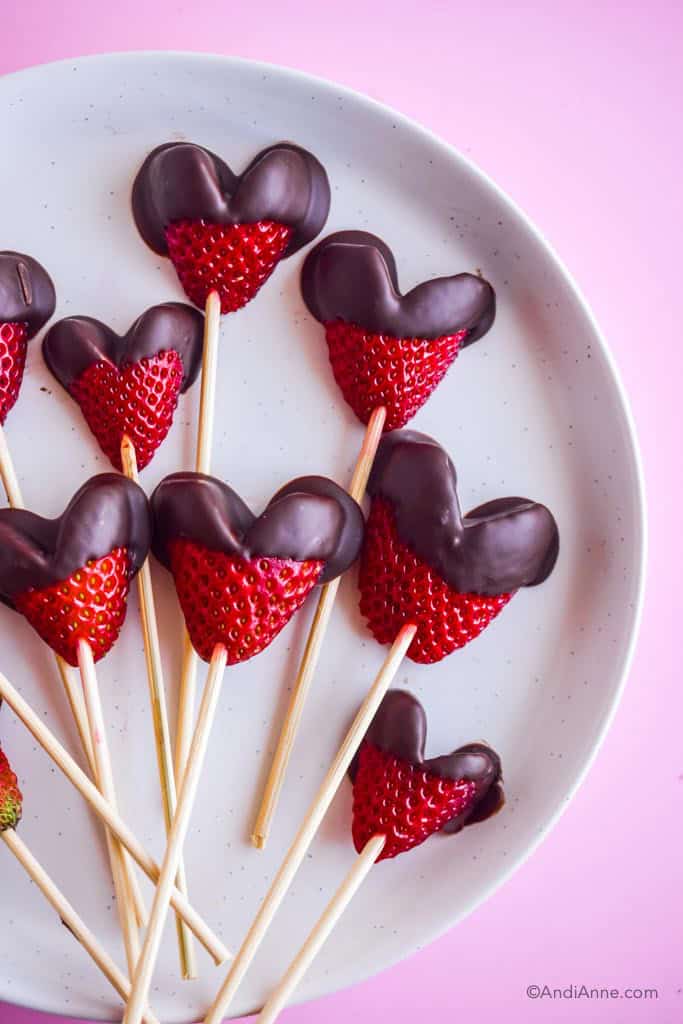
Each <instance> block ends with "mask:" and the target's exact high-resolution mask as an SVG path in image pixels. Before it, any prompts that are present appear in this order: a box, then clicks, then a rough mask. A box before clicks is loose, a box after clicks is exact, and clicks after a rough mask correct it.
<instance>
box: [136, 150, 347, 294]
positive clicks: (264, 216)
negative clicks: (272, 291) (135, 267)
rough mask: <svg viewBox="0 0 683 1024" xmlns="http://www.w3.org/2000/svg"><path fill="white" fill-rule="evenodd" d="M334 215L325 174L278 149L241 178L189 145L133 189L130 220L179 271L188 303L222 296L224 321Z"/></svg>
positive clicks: (162, 158) (147, 171) (301, 154)
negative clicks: (282, 262)
mask: <svg viewBox="0 0 683 1024" xmlns="http://www.w3.org/2000/svg"><path fill="white" fill-rule="evenodd" d="M329 207H330V187H329V183H328V180H327V175H326V173H325V170H324V168H323V167H322V165H321V164H320V162H319V161H318V160H316V158H315V157H314V156H313V155H312V154H311V153H309V152H307V151H306V150H305V149H301V148H300V147H299V146H294V145H292V144H291V143H287V142H281V143H278V144H277V145H274V146H269V147H268V148H267V149H264V150H262V152H260V153H258V154H257V155H256V157H254V159H253V160H252V161H251V163H250V164H249V166H248V167H247V169H246V170H245V171H244V172H243V173H242V174H241V175H236V174H234V173H233V172H232V171H231V170H230V168H229V167H228V165H227V164H226V163H225V162H224V161H223V160H222V159H221V158H220V157H219V156H216V154H215V153H212V152H210V151H209V150H208V149H204V148H203V147H201V146H197V145H195V144H193V143H187V142H173V143H167V144H166V145H163V146H158V147H157V148H156V149H155V150H153V152H151V153H150V154H149V156H148V157H147V159H146V160H145V161H144V163H143V165H142V167H141V168H140V171H139V172H138V175H137V177H136V179H135V183H134V185H133V215H134V217H135V222H136V224H137V227H138V230H139V232H140V234H141V235H142V237H143V239H144V240H145V242H146V243H147V244H148V245H149V246H150V248H152V249H153V250H154V251H155V252H157V253H159V254H161V255H163V256H167V257H168V258H169V259H170V260H171V261H172V263H173V265H174V267H175V269H176V272H177V274H178V277H179V279H180V283H181V284H182V286H183V288H184V290H185V293H186V295H187V296H188V298H189V299H190V301H191V302H194V303H195V304H196V305H198V306H202V307H203V306H204V305H205V304H206V300H207V298H208V296H209V294H210V293H211V292H212V291H216V292H217V293H218V295H219V297H220V300H221V310H222V312H223V313H231V312H234V311H235V310H237V309H241V307H242V306H244V305H246V303H247V302H249V301H251V299H252V298H253V297H254V295H256V293H257V292H258V290H259V289H260V287H261V286H262V285H263V284H264V283H265V281H267V279H268V278H269V277H270V275H271V274H272V272H273V271H274V269H275V267H276V266H277V264H278V263H279V262H280V260H281V259H284V258H286V257H288V256H291V255H293V253H295V252H297V251H298V250H299V249H300V248H301V247H302V246H304V245H306V244H307V243H308V242H310V241H311V240H312V239H313V238H315V236H316V235H317V234H318V233H319V232H320V231H321V230H322V227H323V225H324V223H325V221H326V219H327V214H328V212H329Z"/></svg>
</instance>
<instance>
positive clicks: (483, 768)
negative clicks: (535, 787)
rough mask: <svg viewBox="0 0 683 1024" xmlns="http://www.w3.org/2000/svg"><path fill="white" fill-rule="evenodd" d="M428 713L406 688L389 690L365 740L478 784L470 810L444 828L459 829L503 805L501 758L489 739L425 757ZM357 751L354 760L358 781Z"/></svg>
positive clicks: (351, 771) (448, 775)
mask: <svg viewBox="0 0 683 1024" xmlns="http://www.w3.org/2000/svg"><path fill="white" fill-rule="evenodd" d="M426 739H427V716H426V714H425V710H424V708H423V706H422V704H421V703H420V701H419V700H418V699H417V698H416V697H414V696H413V695H412V694H411V693H408V691H407V690H390V691H389V693H387V695H386V696H385V698H384V700H383V701H382V703H381V704H380V706H379V708H378V710H377V713H376V715H375V717H374V718H373V720H372V722H371V723H370V726H369V728H368V731H367V732H366V734H365V737H364V742H367V743H371V744H372V745H373V746H375V747H377V748H378V749H379V750H383V751H384V752H385V753H387V754H391V755H392V756H393V757H396V758H398V759H399V760H400V761H405V762H407V763H408V764H411V765H415V766H417V767H419V768H421V769H423V770H424V771H426V772H428V773H429V774H430V775H437V776H439V777H440V778H443V779H453V780H458V779H466V780H467V781H469V782H473V783H474V784H475V787H476V789H475V797H474V800H473V801H472V803H471V804H470V805H469V806H468V808H467V811H466V812H465V813H463V814H461V815H458V817H457V818H453V819H452V820H451V821H449V822H448V824H447V825H445V826H444V828H443V831H444V832H450V833H453V832H458V831H460V829H462V828H463V827H464V826H465V825H470V824H474V822H478V821H483V820H485V818H488V817H491V815H492V814H495V813H496V812H497V811H498V810H500V808H501V807H502V806H503V804H504V802H505V799H504V796H503V789H502V780H503V775H502V767H501V762H500V757H499V756H498V754H497V753H496V751H495V750H493V748H492V747H489V746H488V745H487V744H486V743H468V744H465V745H464V746H462V747H458V748H457V750H454V751H453V752H452V753H450V754H445V755H442V756H440V757H433V758H429V759H425V756H424V751H425V743H426ZM357 768H358V754H356V757H355V758H354V759H353V761H352V762H351V767H350V768H349V776H350V778H351V781H354V779H355V776H356V771H357Z"/></svg>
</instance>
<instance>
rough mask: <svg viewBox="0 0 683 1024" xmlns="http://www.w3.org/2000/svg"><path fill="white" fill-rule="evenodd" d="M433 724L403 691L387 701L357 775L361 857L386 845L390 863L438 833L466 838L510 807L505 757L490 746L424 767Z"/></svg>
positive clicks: (356, 830)
mask: <svg viewBox="0 0 683 1024" xmlns="http://www.w3.org/2000/svg"><path fill="white" fill-rule="evenodd" d="M426 734H427V720H426V716H425V713H424V709H423V708H422V705H421V704H420V703H419V701H417V700H416V699H415V697H413V696H411V694H409V693H406V692H405V691H403V690H392V691H391V692H390V693H388V694H387V696H386V697H385V698H384V700H383V701H382V704H381V705H380V708H379V710H378V712H377V714H376V715H375V718H374V719H373V721H372V724H371V726H370V728H369V729H368V731H367V733H366V735H365V738H364V739H363V742H362V743H361V745H360V748H359V750H358V753H357V755H356V757H355V758H354V761H353V764H352V767H351V772H350V774H351V778H352V780H353V824H352V834H353V843H354V846H355V848H356V850H357V851H358V853H360V852H361V851H362V849H363V847H364V846H365V844H366V843H367V842H368V841H369V840H370V839H371V838H372V837H373V836H376V835H381V836H384V837H385V840H386V841H385V843H384V846H383V848H382V851H381V853H380V855H379V857H378V858H377V860H378V861H380V860H388V859H390V858H392V857H396V856H398V854H399V853H405V852H406V851H407V850H411V849H413V847H415V846H418V845H419V844H420V843H423V842H424V841H425V839H428V838H429V836H431V835H433V834H434V833H435V832H440V831H448V832H457V831H460V829H461V828H463V827H464V826H465V825H467V824H471V823H473V822H474V821H482V820H483V819H484V818H487V817H489V816H490V815H491V814H493V813H495V812H496V811H497V810H499V809H500V807H501V806H502V804H503V791H502V786H501V768H500V759H499V758H498V755H497V754H496V753H495V751H493V750H492V749H491V748H490V747H488V746H486V744H483V743H470V744H468V745H467V746H464V747H459V748H458V749H457V750H455V751H454V752H453V753H452V754H448V755H445V756H442V757H435V758H431V759H430V760H425V759H424V748H425V740H426Z"/></svg>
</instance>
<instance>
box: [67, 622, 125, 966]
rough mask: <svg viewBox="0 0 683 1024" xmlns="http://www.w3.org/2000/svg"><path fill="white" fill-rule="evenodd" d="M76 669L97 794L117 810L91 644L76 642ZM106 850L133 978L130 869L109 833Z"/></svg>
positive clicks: (121, 850) (115, 840) (119, 845)
mask: <svg viewBox="0 0 683 1024" xmlns="http://www.w3.org/2000/svg"><path fill="white" fill-rule="evenodd" d="M78 668H79V671H80V673H81V682H82V684H83V696H84V697H85V707H86V710H87V713H88V723H89V725H90V735H91V737H92V744H93V752H94V754H95V764H96V765H97V779H98V784H99V788H100V792H101V793H102V796H103V797H104V798H105V800H106V801H107V802H108V803H109V804H110V805H111V807H112V808H113V809H114V810H117V800H116V789H115V786H114V774H113V771H112V766H111V756H110V753H109V744H108V743H107V733H106V726H105V724H104V715H103V712H102V703H101V701H100V692H99V686H98V683H97V673H96V671H95V662H94V660H93V655H92V649H91V647H90V644H88V643H86V641H85V640H79V642H78ZM107 846H108V850H109V861H110V863H111V870H112V876H113V879H114V889H115V891H116V903H117V909H118V914H119V921H120V923H121V932H122V934H123V944H124V947H125V950H126V959H127V961H128V973H129V975H130V977H131V978H132V977H133V973H134V971H135V966H136V964H137V962H138V957H139V956H140V936H139V935H138V931H137V926H138V920H137V915H136V908H135V905H134V897H133V889H132V886H131V884H130V883H129V876H130V874H131V873H132V866H131V865H130V863H128V862H127V857H126V854H125V852H124V850H123V847H122V846H121V843H120V842H119V841H118V839H116V838H114V837H113V836H112V835H111V833H110V832H107Z"/></svg>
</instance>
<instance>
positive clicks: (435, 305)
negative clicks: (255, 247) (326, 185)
mask: <svg viewBox="0 0 683 1024" xmlns="http://www.w3.org/2000/svg"><path fill="white" fill-rule="evenodd" d="M301 292H302V295H303V298H304V302H305V303H306V305H307V306H308V309H309V310H310V312H311V313H312V314H313V316H314V317H315V318H316V320H320V322H321V323H329V322H330V321H335V320H344V321H345V322H346V323H352V324H356V325H357V326H359V327H363V328H364V329H365V330H367V331H370V332H372V333H374V334H390V335H392V336H393V337H395V338H438V337H440V336H442V335H444V334H456V333H457V332H458V331H463V330H466V331H467V336H466V338H465V340H464V341H463V343H462V344H463V347H464V346H465V345H471V344H472V342H473V341H476V340H477V339H478V338H481V337H482V335H484V334H486V332H487V331H488V330H489V328H490V327H491V325H492V324H493V321H494V319H495V315H496V296H495V292H494V291H493V288H492V287H491V285H490V284H489V283H488V281H485V280H484V279H483V278H481V277H477V276H476V275H475V274H456V275H455V276H454V277H437V278H433V279H432V280H431V281H424V282H423V283H422V284H418V285H416V286H415V287H414V288H413V289H412V290H411V291H409V292H406V294H405V295H402V294H401V291H400V289H399V284H398V272H397V269H396V260H395V259H394V255H393V253H392V252H391V249H389V247H388V246H387V245H386V244H385V243H384V242H383V241H382V239H381V238H378V237H377V236H376V235H371V234H368V232H366V231H338V232H336V234H333V235H328V236H327V237H326V238H323V240H322V241H321V242H319V243H318V244H317V245H316V246H315V248H314V249H312V250H311V252H310V253H309V254H308V256H307V257H306V260H305V262H304V265H303V269H302V271H301Z"/></svg>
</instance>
